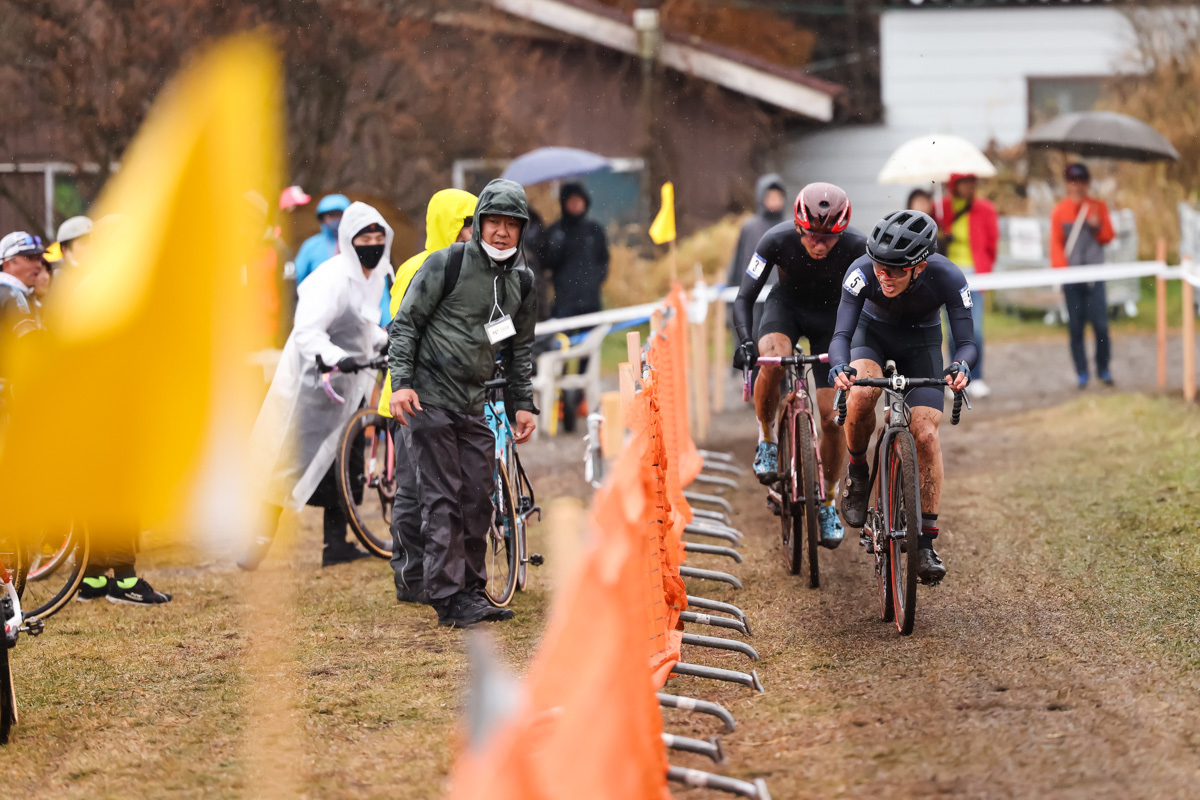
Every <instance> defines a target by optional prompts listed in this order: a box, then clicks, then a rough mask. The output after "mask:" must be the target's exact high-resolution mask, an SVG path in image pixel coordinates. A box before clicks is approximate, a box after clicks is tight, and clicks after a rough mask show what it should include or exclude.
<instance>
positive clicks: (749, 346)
mask: <svg viewBox="0 0 1200 800" xmlns="http://www.w3.org/2000/svg"><path fill="white" fill-rule="evenodd" d="M738 354H739V355H740V356H741V357H742V369H754V368H755V367H756V366H758V345H756V344H755V343H754V342H753V341H751V340H750V339H747V340H746V341H744V342H742V343H741V344H740V345H738Z"/></svg>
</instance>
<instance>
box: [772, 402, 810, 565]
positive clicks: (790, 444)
mask: <svg viewBox="0 0 1200 800" xmlns="http://www.w3.org/2000/svg"><path fill="white" fill-rule="evenodd" d="M788 416H789V415H788V414H787V409H786V407H785V408H784V413H783V414H781V415H780V417H779V427H778V430H777V431H776V436H775V441H776V442H778V443H779V445H778V453H779V460H778V463H777V465H776V468H775V471H776V474H778V475H779V525H780V532H781V533H782V535H783V563H784V564H786V565H787V568H788V572H790V573H792V574H793V575H799V574H800V564H801V562H802V560H803V558H804V556H803V545H802V544H801V541H802V539H803V534H804V530H803V525H804V523H803V522H802V521H801V520H800V519H798V518H796V517H795V516H794V511H795V508H794V506H793V501H792V496H793V494H795V492H794V491H793V490H792V485H793V483H794V482H793V480H792V475H793V473H794V471H795V469H796V464H795V458H794V457H793V455H792V454H793V453H794V452H795V442H796V437H795V435H794V434H793V432H792V425H791V422H790V421H789V419H788ZM801 513H803V512H801Z"/></svg>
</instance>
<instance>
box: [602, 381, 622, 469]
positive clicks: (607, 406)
mask: <svg viewBox="0 0 1200 800" xmlns="http://www.w3.org/2000/svg"><path fill="white" fill-rule="evenodd" d="M600 413H601V414H602V415H603V416H604V430H603V431H602V432H601V434H600V451H601V452H602V453H603V454H604V458H605V459H612V458H616V457H617V456H619V455H620V454H621V450H622V449H624V446H625V413H624V409H623V408H622V407H621V393H620V392H605V393H604V394H602V395H600Z"/></svg>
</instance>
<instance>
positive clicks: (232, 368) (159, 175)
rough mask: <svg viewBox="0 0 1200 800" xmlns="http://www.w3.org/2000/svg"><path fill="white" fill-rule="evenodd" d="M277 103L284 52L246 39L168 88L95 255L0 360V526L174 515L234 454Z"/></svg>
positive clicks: (276, 163) (187, 507)
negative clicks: (36, 326)
mask: <svg viewBox="0 0 1200 800" xmlns="http://www.w3.org/2000/svg"><path fill="white" fill-rule="evenodd" d="M282 98H283V91H282V74H281V70H280V66H279V59H278V58H277V56H276V54H275V53H274V51H273V50H272V48H271V47H270V46H269V45H268V44H266V43H264V42H263V41H262V40H260V39H258V38H256V37H251V36H242V37H237V38H233V39H230V40H228V41H226V42H224V43H221V44H219V45H217V46H215V47H213V48H212V49H210V50H209V51H207V52H206V53H204V54H203V55H201V56H200V57H198V58H197V59H196V60H195V61H194V62H193V63H192V64H191V65H190V66H189V67H188V68H187V69H185V70H184V72H183V74H182V75H181V76H179V77H178V78H176V79H175V80H174V81H173V82H172V83H171V84H170V85H168V86H167V88H165V89H164V90H163V92H162V94H161V95H160V97H159V98H158V100H157V101H156V103H155V105H154V107H153V108H152V109H151V111H150V114H149V115H148V117H147V119H146V121H145V123H144V125H143V126H142V128H141V130H140V131H139V132H138V135H137V137H136V138H135V139H134V141H133V142H132V144H131V145H130V147H129V149H128V150H127V152H126V154H125V156H124V157H123V159H122V162H121V168H120V170H119V171H118V172H117V173H116V174H115V176H114V177H113V178H112V179H111V180H110V182H109V183H108V185H107V186H106V187H105V189H104V192H103V194H102V196H101V198H100V200H99V202H98V204H97V208H96V209H94V210H93V214H92V215H93V217H95V218H97V219H98V223H97V225H96V230H95V231H94V232H93V236H92V240H93V244H92V248H91V251H90V253H89V255H88V257H87V259H86V260H85V261H84V263H83V264H82V265H81V266H80V267H79V268H78V272H74V273H72V274H67V273H68V271H66V270H64V271H62V273H61V276H56V281H57V280H60V279H61V283H56V284H55V286H54V288H53V290H52V293H51V296H50V301H49V304H48V306H47V308H46V311H45V315H44V317H45V327H46V330H45V331H44V332H41V333H39V334H37V335H36V336H34V335H31V336H26V337H24V338H23V339H21V340H20V341H19V343H17V344H16V345H15V346H14V350H13V352H12V353H11V358H8V357H6V358H5V362H6V364H7V365H9V374H8V375H5V376H4V377H5V378H6V379H7V381H8V385H9V387H10V388H11V399H10V402H9V403H8V409H7V411H8V414H9V421H8V422H9V424H8V428H7V434H6V436H5V440H4V441H3V442H2V443H0V503H2V506H3V508H4V513H3V515H0V516H2V521H0V534H6V535H9V536H11V535H13V534H28V533H31V532H36V531H37V530H42V529H45V528H46V526H49V525H57V524H60V523H68V522H70V521H72V520H83V521H85V522H86V524H87V526H88V528H89V529H90V530H91V531H92V535H93V538H95V537H97V536H98V535H99V536H101V537H102V536H103V535H104V534H105V532H108V531H113V532H115V533H118V534H121V533H122V532H123V535H126V536H127V535H128V530H129V526H130V525H138V526H141V528H149V527H154V526H165V527H171V528H175V526H178V525H180V524H181V523H186V519H185V518H187V519H190V518H192V516H193V515H194V514H195V511H196V508H195V504H196V496H197V494H198V493H203V492H202V490H200V489H199V488H198V486H199V484H200V483H202V482H203V480H204V479H205V476H211V475H212V474H219V473H220V472H221V470H220V469H214V466H213V458H214V452H216V451H220V453H221V457H222V459H223V462H224V463H226V464H229V465H236V463H237V461H238V460H239V457H240V454H239V452H238V446H239V445H238V443H239V442H244V441H245V432H246V431H248V430H249V428H250V424H251V422H252V421H253V413H254V406H253V402H254V398H253V396H252V384H251V383H250V378H251V375H252V373H250V371H249V370H248V369H247V367H246V354H247V350H248V344H249V330H250V325H249V322H250V320H251V315H253V314H255V313H256V312H257V311H258V310H259V309H257V306H258V305H260V304H259V303H256V299H255V298H254V297H251V296H249V294H250V292H251V291H252V290H251V289H250V288H249V287H248V285H247V282H246V278H245V274H246V268H245V265H246V264H247V262H248V261H249V260H250V258H251V255H252V253H253V252H254V251H255V250H256V249H257V248H260V247H261V246H262V242H263V234H264V231H265V230H266V218H265V217H264V216H263V213H262V207H261V204H255V203H254V202H253V200H254V198H255V197H272V198H273V197H277V196H278V195H279V179H278V177H279V173H280V166H281V162H282V158H283V153H284V152H285V151H284V147H283V130H284V128H283V99H282ZM256 205H258V208H257V209H256V208H255V206H256ZM72 284H73V285H72ZM234 483H235V482H227V484H226V485H234ZM209 495H210V496H211V495H212V493H211V492H210V493H209ZM236 500H237V498H234V497H225V498H224V502H230V503H233V502H236ZM141 528H135V529H134V530H138V529H141Z"/></svg>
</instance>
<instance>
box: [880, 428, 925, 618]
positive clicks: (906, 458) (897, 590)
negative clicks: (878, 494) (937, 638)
mask: <svg viewBox="0 0 1200 800" xmlns="http://www.w3.org/2000/svg"><path fill="white" fill-rule="evenodd" d="M887 459H888V475H887V477H888V496H887V505H886V513H887V520H886V522H887V527H886V528H885V530H887V531H888V554H889V558H888V562H889V563H888V569H889V571H890V572H891V576H892V581H891V583H892V600H893V605H894V607H895V611H896V628H897V630H899V631H900V633H901V634H902V635H904V636H907V635H908V634H910V633H912V630H913V623H914V622H915V620H916V612H917V536H918V534H919V533H920V531H921V499H920V497H921V495H920V489H919V487H918V486H917V455H916V444H915V443H914V442H913V438H912V434H911V433H909V432H908V431H907V430H901V431H897V432H896V434H895V435H894V436H893V437H892V439H891V441H890V442H889V443H888V452H887ZM898 534H902V538H897V535H898Z"/></svg>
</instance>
